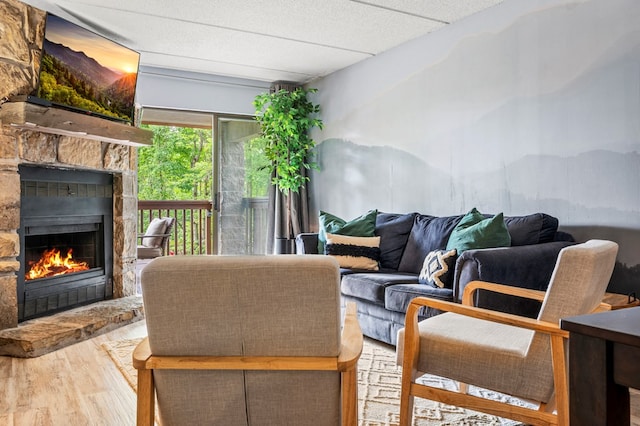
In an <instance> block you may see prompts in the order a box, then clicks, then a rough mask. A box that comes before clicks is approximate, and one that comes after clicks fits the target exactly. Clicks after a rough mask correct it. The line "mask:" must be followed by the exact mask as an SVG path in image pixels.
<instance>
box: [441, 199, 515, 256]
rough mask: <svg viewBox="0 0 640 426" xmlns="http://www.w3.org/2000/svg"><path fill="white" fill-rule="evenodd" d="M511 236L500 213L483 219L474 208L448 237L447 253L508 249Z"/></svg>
mask: <svg viewBox="0 0 640 426" xmlns="http://www.w3.org/2000/svg"><path fill="white" fill-rule="evenodd" d="M510 245H511V236H510V235H509V231H508V230H507V225H505V223H504V217H503V214H502V213H499V214H497V215H495V216H493V217H489V218H485V217H484V216H483V215H482V213H480V212H479V211H478V210H476V208H475V207H474V208H473V209H471V211H470V212H469V213H467V214H466V215H465V216H464V217H463V218H462V219H461V220H460V222H459V223H458V225H456V227H455V228H454V229H453V232H451V236H449V242H447V251H448V250H452V249H456V250H457V251H458V255H460V254H462V252H463V251H465V250H470V249H481V248H492V247H509V246H510Z"/></svg>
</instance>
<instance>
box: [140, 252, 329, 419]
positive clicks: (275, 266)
mask: <svg viewBox="0 0 640 426" xmlns="http://www.w3.org/2000/svg"><path fill="white" fill-rule="evenodd" d="M339 283H340V276H339V268H338V265H337V263H336V262H335V260H333V259H331V258H329V257H328V256H297V255H283V256H175V257H172V256H171V257H162V258H157V259H155V260H153V261H152V262H151V263H149V265H147V266H146V267H145V269H144V270H143V272H142V275H141V284H142V293H143V300H144V305H145V316H146V320H147V330H148V335H149V345H150V347H151V352H152V354H153V355H165V356H171V355H176V356H188V355H192V356H202V355H208V356H292V357H298V356H325V357H333V356H337V354H338V352H339V346H340V302H339V301H340V294H339ZM154 379H155V383H156V391H157V397H158V409H159V413H160V416H161V418H162V420H163V423H164V424H205V423H206V424H224V425H235V424H239V425H247V424H249V425H255V424H281V425H286V424H292V425H294V424H295V425H303V424H309V425H312V424H327V425H329V424H339V422H340V420H339V419H340V376H339V373H336V372H332V371H326V372H325V371H323V372H316V371H306V372H298V371H277V372H274V371H182V370H181V371H171V370H164V371H156V372H154Z"/></svg>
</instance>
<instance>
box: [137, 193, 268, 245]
mask: <svg viewBox="0 0 640 426" xmlns="http://www.w3.org/2000/svg"><path fill="white" fill-rule="evenodd" d="M267 205H268V201H267V198H263V197H260V198H258V197H256V198H243V199H242V205H241V208H240V209H239V210H238V211H239V212H240V214H239V216H242V217H236V216H233V214H231V215H225V214H223V217H222V219H221V220H220V223H221V225H220V226H221V227H222V229H220V231H219V232H220V233H221V234H222V235H221V236H218V246H219V251H221V252H222V253H224V254H264V253H265V252H266V238H267ZM231 210H232V211H233V209H231ZM165 216H170V217H173V218H175V219H176V222H175V226H174V228H173V230H172V232H171V238H170V240H169V253H168V254H170V255H185V254H190V255H193V254H196V255H197V254H213V251H214V248H213V238H214V229H213V226H212V216H213V205H212V203H211V201H195V200H192V201H138V230H139V232H140V233H143V232H144V230H145V229H147V226H149V223H150V222H151V220H152V219H153V218H154V217H165ZM225 219H226V220H225ZM238 223H240V224H244V225H240V226H243V227H244V229H243V228H240V229H236V226H237V224H238ZM225 227H226V228H227V229H226V232H225ZM237 231H240V232H237ZM220 237H221V238H220Z"/></svg>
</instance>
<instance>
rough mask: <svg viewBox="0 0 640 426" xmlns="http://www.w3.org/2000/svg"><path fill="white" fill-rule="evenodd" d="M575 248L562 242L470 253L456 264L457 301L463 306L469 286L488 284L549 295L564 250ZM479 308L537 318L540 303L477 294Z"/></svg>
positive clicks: (511, 297)
mask: <svg viewBox="0 0 640 426" xmlns="http://www.w3.org/2000/svg"><path fill="white" fill-rule="evenodd" d="M572 244H575V242H570V241H558V242H550V243H542V244H532V245H525V246H517V247H502V248H494V249H479V250H467V251H465V252H464V253H462V254H461V255H460V257H459V258H458V260H457V262H456V270H455V277H454V283H453V292H454V300H456V301H458V302H462V295H463V293H464V289H465V287H466V285H467V284H469V283H470V282H472V281H488V282H492V283H498V284H505V285H511V286H515V287H521V288H527V289H532V290H541V291H545V290H546V289H547V286H548V285H549V280H550V279H551V274H552V273H553V269H554V268H555V266H556V259H557V258H558V254H559V253H560V250H562V249H563V248H565V247H567V246H570V245H572ZM476 293H477V294H476V297H475V305H476V306H479V307H483V308H487V309H492V310H496V311H501V312H506V313H512V314H516V315H524V316H528V317H535V316H537V314H538V311H539V310H540V302H538V301H534V300H526V299H523V298H520V297H517V296H512V295H503V294H496V293H491V292H487V291H483V290H478V291H477V292H476Z"/></svg>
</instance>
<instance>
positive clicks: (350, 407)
mask: <svg viewBox="0 0 640 426" xmlns="http://www.w3.org/2000/svg"><path fill="white" fill-rule="evenodd" d="M341 390H342V426H356V425H357V422H358V368H357V366H356V367H354V368H352V369H350V370H347V371H344V372H342V389H341Z"/></svg>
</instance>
